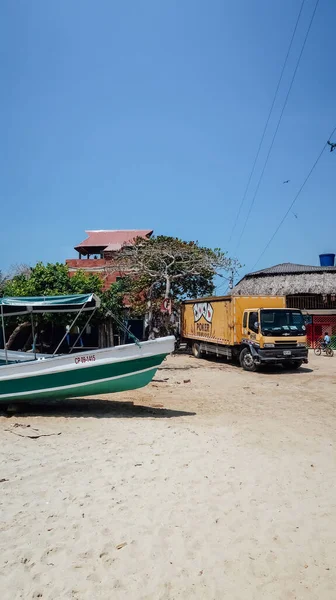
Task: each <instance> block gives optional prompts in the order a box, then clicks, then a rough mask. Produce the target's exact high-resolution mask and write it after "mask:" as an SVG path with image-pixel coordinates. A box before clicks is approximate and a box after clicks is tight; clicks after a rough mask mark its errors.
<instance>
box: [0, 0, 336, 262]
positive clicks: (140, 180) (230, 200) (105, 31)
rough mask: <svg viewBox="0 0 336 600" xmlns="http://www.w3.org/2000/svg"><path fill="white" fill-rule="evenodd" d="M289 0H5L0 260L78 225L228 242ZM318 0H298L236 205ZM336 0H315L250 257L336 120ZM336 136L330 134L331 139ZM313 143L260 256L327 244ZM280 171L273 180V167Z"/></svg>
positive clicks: (53, 243)
mask: <svg viewBox="0 0 336 600" xmlns="http://www.w3.org/2000/svg"><path fill="white" fill-rule="evenodd" d="M300 4H301V0H272V2H270V1H269V0H235V1H234V2H232V0H230V1H228V0H210V2H204V1H200V0H169V2H168V1H166V2H160V1H158V0H143V1H142V2H137V1H133V2H132V1H131V2H116V1H114V0H99V1H98V2H93V0H90V1H88V0H81V1H79V0H58V2H46V1H45V0H34V1H33V2H26V0H16V1H15V2H13V1H12V0H2V2H1V6H0V23H1V37H0V46H1V52H2V57H3V60H2V62H1V66H0V69H1V81H2V86H1V87H2V93H1V96H0V119H1V131H2V144H1V153H2V156H1V161H0V171H1V172H0V180H1V196H2V201H1V215H2V223H1V236H0V251H1V261H0V268H2V269H7V268H8V267H9V266H10V265H11V264H13V263H22V262H24V263H29V264H34V263H35V262H36V261H38V260H42V261H44V262H47V261H52V262H53V261H56V260H58V261H63V260H65V258H71V257H74V256H75V252H74V250H73V246H74V245H75V244H77V243H78V242H80V241H81V240H82V239H83V238H84V230H85V229H128V228H130V229H133V228H153V229H154V230H155V232H156V233H157V234H159V233H162V234H166V235H176V236H180V237H182V238H184V239H197V240H198V241H199V242H200V243H202V244H203V245H208V246H212V247H217V246H219V247H221V248H223V249H224V250H227V251H228V253H229V254H230V255H232V254H233V253H234V251H235V249H236V245H237V236H238V234H239V227H242V225H243V219H241V221H240V223H239V226H238V229H237V232H236V235H235V236H234V237H233V239H232V242H231V243H230V244H228V240H229V237H230V233H231V230H232V226H233V222H234V219H235V215H236V211H237V209H238V205H239V203H240V201H241V198H242V195H243V192H244V188H245V186H246V182H247V178H248V175H249V172H250V169H251V166H252V163H253V159H254V156H255V153H256V149H257V146H258V143H259V140H260V136H261V132H262V129H263V126H264V123H265V120H266V116H267V113H268V110H269V107H270V104H271V101H272V97H273V94H274V90H275V87H276V84H277V80H278V77H279V74H280V70H281V67H282V64H283V61H284V57H285V54H286V51H287V47H288V44H289V40H290V37H291V35H292V31H293V28H294V24H295V21H296V18H297V14H298V11H299V8H300ZM314 5H315V0H306V2H305V7H304V10H303V14H302V19H301V21H300V24H299V28H298V31H297V37H296V39H295V43H294V46H293V52H292V54H291V56H290V60H289V63H288V68H287V70H286V72H285V76H284V80H283V84H282V87H281V89H280V94H279V97H278V101H277V103H276V107H275V113H274V115H273V118H272V120H271V123H270V125H271V126H270V129H269V131H268V134H267V136H266V140H265V142H266V143H265V146H264V148H263V150H262V152H261V157H260V162H259V163H258V167H257V170H256V174H255V178H254V180H253V183H252V186H251V189H250V194H249V195H248V197H247V199H246V204H245V206H244V207H243V215H246V210H247V209H248V205H249V202H250V200H251V198H252V195H253V191H254V189H255V185H256V182H257V179H258V176H259V173H260V170H261V168H262V164H263V159H264V157H265V155H266V152H267V143H269V140H270V138H271V136H272V134H273V131H274V127H275V124H276V121H277V118H278V116H279V112H280V110H281V105H282V102H283V100H284V97H285V95H286V92H287V89H288V84H289V81H290V79H291V76H292V73H293V69H294V67H295V63H296V60H297V57H298V54H299V52H300V48H301V44H302V41H303V38H304V35H305V32H306V29H307V25H308V22H309V19H310V16H311V14H312V11H313V8H314ZM335 20H336V4H333V3H331V2H328V1H327V0H320V3H319V6H318V9H317V13H316V17H315V20H314V23H313V26H312V29H311V32H310V35H309V38H308V42H307V45H306V48H305V51H304V54H303V57H302V62H301V64H300V67H299V70H298V73H297V77H296V80H295V83H294V86H293V89H292V92H291V95H290V98H289V102H288V105H287V108H286V111H285V114H284V117H283V120H282V124H281V126H280V129H279V133H278V136H277V139H276V142H275V145H274V148H273V151H272V154H271V158H270V161H269V164H268V167H267V170H266V172H265V176H264V178H263V181H262V184H261V186H260V190H259V193H258V195H257V198H256V201H255V205H254V208H253V211H252V214H251V218H250V220H249V222H248V224H247V227H246V231H245V235H244V238H243V239H242V241H241V243H240V245H239V247H238V248H237V257H238V258H239V260H240V261H241V262H242V263H243V264H244V265H245V267H244V270H243V271H249V270H250V269H251V268H252V266H253V265H254V263H255V261H256V260H257V258H258V256H259V255H260V253H261V251H262V250H263V248H264V246H265V244H266V242H267V240H268V239H269V237H270V236H271V234H272V233H273V231H274V229H275V227H276V225H277V224H278V222H279V219H280V218H281V217H282V215H283V214H284V212H285V211H286V209H287V207H288V205H289V204H290V202H291V200H292V199H293V197H294V195H295V193H296V192H297V191H298V189H299V187H300V185H301V183H302V181H303V179H304V178H305V176H306V175H307V173H308V171H309V169H310V168H311V166H312V164H313V162H314V160H315V159H316V157H317V155H318V153H319V152H320V150H321V148H322V146H323V144H324V143H325V142H326V140H327V138H328V136H329V133H330V132H331V131H332V129H333V128H334V127H335V126H336V110H335V91H336V84H335V77H334V75H335V67H334V56H335V35H334V24H335ZM335 141H336V139H335ZM335 175H336V152H334V153H330V152H329V151H327V150H326V151H325V154H324V155H323V157H322V159H321V160H320V162H319V164H318V166H317V168H316V169H315V171H314V173H313V175H312V178H311V179H310V180H309V182H308V184H307V186H306V187H305V189H304V191H303V193H302V194H301V196H300V198H299V200H298V202H297V204H296V206H295V208H294V209H293V211H294V213H295V214H296V215H297V217H298V218H295V216H294V215H293V214H290V215H289V217H288V218H287V220H286V221H285V223H284V225H283V226H282V228H281V230H280V232H279V233H278V235H277V236H276V238H275V240H274V241H273V243H272V244H271V246H270V248H269V249H268V251H267V253H266V254H265V255H264V256H263V258H262V260H261V261H260V263H259V264H258V268H261V267H264V266H265V267H266V266H269V265H272V264H275V263H279V262H285V261H291V262H299V263H307V264H315V263H317V260H318V254H319V253H320V252H324V251H335V250H336V241H335V222H336V203H335ZM287 179H290V183H289V184H286V185H284V184H283V183H282V182H283V181H284V180H287Z"/></svg>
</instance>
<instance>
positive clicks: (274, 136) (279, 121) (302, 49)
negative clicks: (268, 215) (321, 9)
mask: <svg viewBox="0 0 336 600" xmlns="http://www.w3.org/2000/svg"><path fill="white" fill-rule="evenodd" d="M319 1H320V0H316V3H315V8H314V10H313V14H312V16H311V19H310V22H309V25H308V29H307V33H306V35H305V38H304V40H303V44H302V47H301V52H300V54H299V57H298V59H297V62H296V66H295V69H294V73H293V77H292V79H291V82H290V85H289V88H288V92H287V95H286V98H285V102H284V104H283V107H282V110H281V113H280V117H279V120H278V122H277V126H276V128H275V132H274V135H273V138H272V141H271V145H270V147H269V150H268V153H267V156H266V160H265V163H264V166H263V169H262V171H261V175H260V177H259V180H258V184H257V187H256V190H255V192H254V196H253V198H252V201H251V204H250V208H249V210H248V213H247V216H246V219H245V223H244V226H243V229H242V231H241V233H240V236H239V239H238V242H237V245H236V249H235V252H236V251H237V248H238V246H239V244H240V242H241V239H242V237H243V235H244V232H245V229H246V225H247V223H248V220H249V218H250V214H251V212H252V208H253V206H254V203H255V199H256V197H257V194H258V191H259V188H260V184H261V182H262V179H263V176H264V173H265V170H266V167H267V164H268V160H269V157H270V155H271V152H272V149H273V146H274V142H275V138H276V136H277V133H278V131H279V127H280V123H281V121H282V117H283V114H284V112H285V108H286V106H287V102H288V98H289V94H290V93H291V90H292V87H293V83H294V80H295V77H296V73H297V70H298V68H299V65H300V61H301V58H302V54H303V51H304V49H305V46H306V42H307V39H308V36H309V32H310V29H311V26H312V24H313V21H314V17H315V14H316V10H317V7H318V4H319Z"/></svg>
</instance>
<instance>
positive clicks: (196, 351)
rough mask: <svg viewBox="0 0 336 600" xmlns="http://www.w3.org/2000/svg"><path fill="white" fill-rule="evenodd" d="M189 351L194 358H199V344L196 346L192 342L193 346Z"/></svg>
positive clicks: (200, 354) (200, 353)
mask: <svg viewBox="0 0 336 600" xmlns="http://www.w3.org/2000/svg"><path fill="white" fill-rule="evenodd" d="M191 350H192V353H193V355H194V357H195V358H201V356H202V352H201V346H200V345H199V344H196V342H194V344H193V345H192V347H191Z"/></svg>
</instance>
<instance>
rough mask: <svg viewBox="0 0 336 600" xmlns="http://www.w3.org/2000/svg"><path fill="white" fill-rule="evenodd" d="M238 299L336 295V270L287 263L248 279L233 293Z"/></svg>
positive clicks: (255, 274)
mask: <svg viewBox="0 0 336 600" xmlns="http://www.w3.org/2000/svg"><path fill="white" fill-rule="evenodd" d="M232 294H233V295H235V296H271V295H284V296H290V295H293V294H302V295H304V294H322V295H325V294H336V267H314V266H309V265H294V264H292V263H284V264H281V265H275V266H274V267H270V268H269V269H264V270H263V271H257V272H256V273H250V274H248V275H246V276H245V277H244V278H243V279H242V280H241V281H240V282H239V283H238V284H237V285H236V286H235V288H234V289H233V290H232Z"/></svg>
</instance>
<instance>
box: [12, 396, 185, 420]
mask: <svg viewBox="0 0 336 600" xmlns="http://www.w3.org/2000/svg"><path fill="white" fill-rule="evenodd" d="M14 409H15V410H14ZM14 415H15V416H19V417H20V418H21V417H23V418H24V417H36V416H46V417H69V418H75V419H76V418H86V417H91V418H92V417H93V418H96V419H111V418H112V419H113V418H114V419H120V418H122V419H130V418H133V417H134V418H145V417H147V418H151V419H153V418H156V419H172V418H177V417H193V416H195V415H196V413H195V412H187V411H182V410H172V409H169V408H164V407H162V408H161V407H156V406H141V405H136V404H133V402H114V401H113V400H101V399H99V400H98V399H97V400H95V399H90V400H81V399H77V398H75V399H73V400H72V399H71V400H53V401H52V402H51V401H48V400H45V401H43V400H40V401H36V402H29V403H20V402H15V404H14V403H13V405H12V406H10V405H9V406H5V405H4V406H0V416H6V417H10V416H14Z"/></svg>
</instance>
